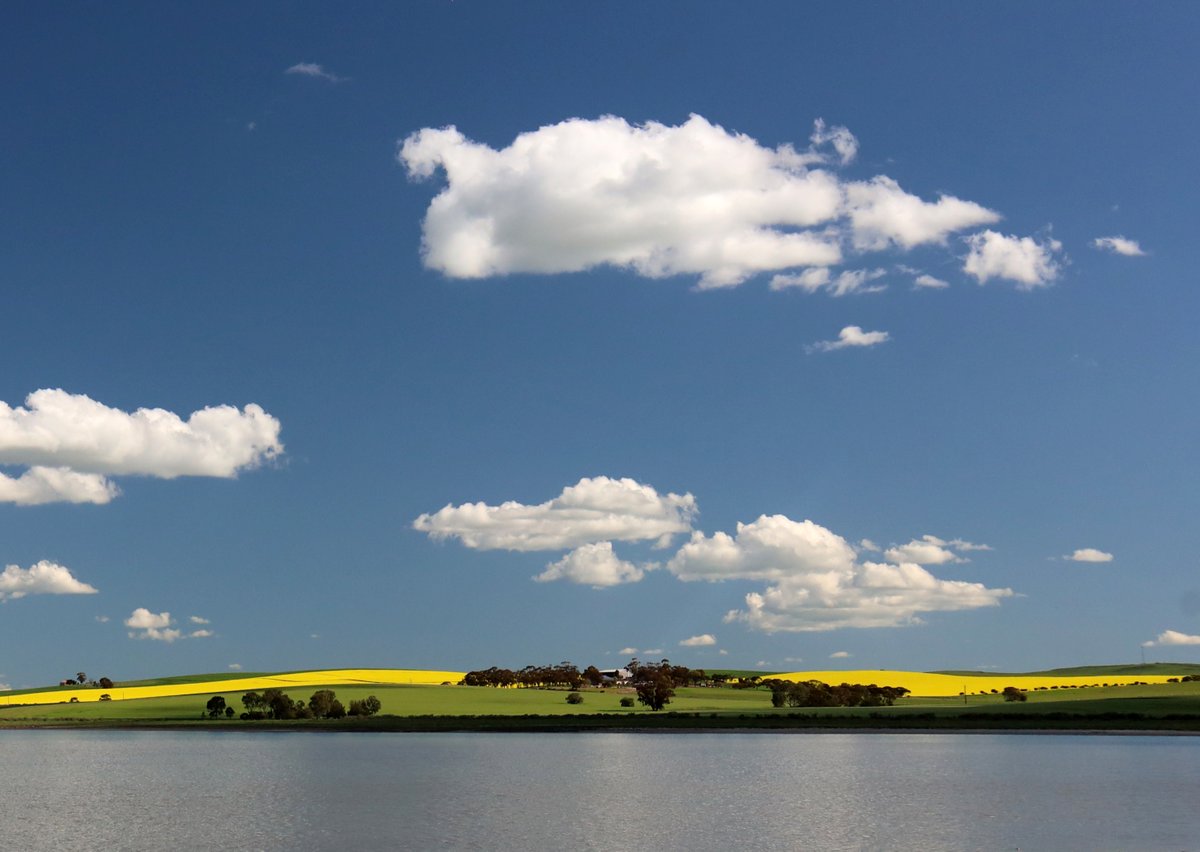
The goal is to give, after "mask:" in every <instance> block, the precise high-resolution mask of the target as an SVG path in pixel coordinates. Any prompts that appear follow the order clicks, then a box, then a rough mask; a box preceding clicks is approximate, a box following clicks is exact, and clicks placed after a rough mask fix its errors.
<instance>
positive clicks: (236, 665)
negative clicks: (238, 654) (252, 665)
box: [226, 663, 242, 672]
mask: <svg viewBox="0 0 1200 852" xmlns="http://www.w3.org/2000/svg"><path fill="white" fill-rule="evenodd" d="M226 668H227V669H229V670H230V671H234V672H240V671H241V670H242V664H241V663H230V664H229V665H228V666H226Z"/></svg>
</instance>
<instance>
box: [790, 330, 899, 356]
mask: <svg viewBox="0 0 1200 852" xmlns="http://www.w3.org/2000/svg"><path fill="white" fill-rule="evenodd" d="M890 339H891V335H890V334H888V333H887V332H886V331H863V330H862V328H860V327H859V326H857V325H848V326H846V327H845V328H843V329H842V330H841V331H839V332H838V338H837V340H822V341H819V342H817V343H812V344H809V345H808V346H806V347H804V349H805V351H806V352H809V353H810V354H811V353H813V352H833V351H835V350H837V349H847V348H850V347H868V346H878V345H879V344H881V343H887V342H888V341H889V340H890Z"/></svg>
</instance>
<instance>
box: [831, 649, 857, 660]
mask: <svg viewBox="0 0 1200 852" xmlns="http://www.w3.org/2000/svg"><path fill="white" fill-rule="evenodd" d="M851 656H852V655H851V653H850V652H849V651H834V652H833V653H832V654H830V655H829V659H831V660H846V659H849V658H850V657H851Z"/></svg>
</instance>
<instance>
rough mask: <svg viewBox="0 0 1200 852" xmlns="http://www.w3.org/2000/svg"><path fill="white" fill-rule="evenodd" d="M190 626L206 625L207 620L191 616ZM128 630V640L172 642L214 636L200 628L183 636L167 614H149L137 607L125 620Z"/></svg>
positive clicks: (147, 611) (148, 611)
mask: <svg viewBox="0 0 1200 852" xmlns="http://www.w3.org/2000/svg"><path fill="white" fill-rule="evenodd" d="M188 620H189V621H190V622H191V623H192V624H208V623H209V622H208V619H205V618H201V617H200V616H198V615H193V616H191V617H190V618H189V619H188ZM125 626H126V627H128V628H129V638H130V639H153V640H156V641H158V642H168V643H169V642H174V641H175V640H176V639H207V638H209V637H211V636H214V635H216V634H214V633H213V632H212V631H211V630H207V629H205V628H200V629H199V630H193V631H192V632H190V633H187V634H185V633H184V632H183V631H182V630H180V629H179V628H177V627H176V626H175V619H173V618H171V613H169V612H151V611H150V610H148V609H146V608H145V607H142V606H139V607H138V608H137V609H135V610H134V611H133V612H132V613H131V614H130V616H129V618H127V619H125Z"/></svg>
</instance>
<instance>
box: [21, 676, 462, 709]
mask: <svg viewBox="0 0 1200 852" xmlns="http://www.w3.org/2000/svg"><path fill="white" fill-rule="evenodd" d="M463 676H464V673H463V672H434V671H424V670H422V669H321V670H318V671H311V672H291V673H289V674H276V675H264V676H262V677H238V678H225V679H220V680H209V681H201V682H196V683H165V684H159V685H156V686H127V687H123V686H121V685H120V684H117V685H116V686H114V687H113V688H112V689H100V688H98V687H88V688H85V689H55V690H51V691H46V692H26V693H21V694H17V695H12V696H4V694H3V693H0V704H7V703H9V702H11V703H13V704H58V703H60V702H64V701H70V700H71V698H73V697H74V698H78V699H79V700H80V701H81V702H83V701H99V700H100V696H101V695H110V696H112V700H113V701H129V700H132V699H134V698H167V697H170V696H173V695H200V694H208V695H214V694H216V693H220V692H243V693H244V692H251V691H257V690H262V689H270V688H271V687H277V688H279V689H288V688H290V687H306V686H372V685H374V684H439V683H445V682H446V681H449V682H450V683H458V682H459V681H460V680H462V679H463ZM6 698H7V700H5V699H6Z"/></svg>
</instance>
